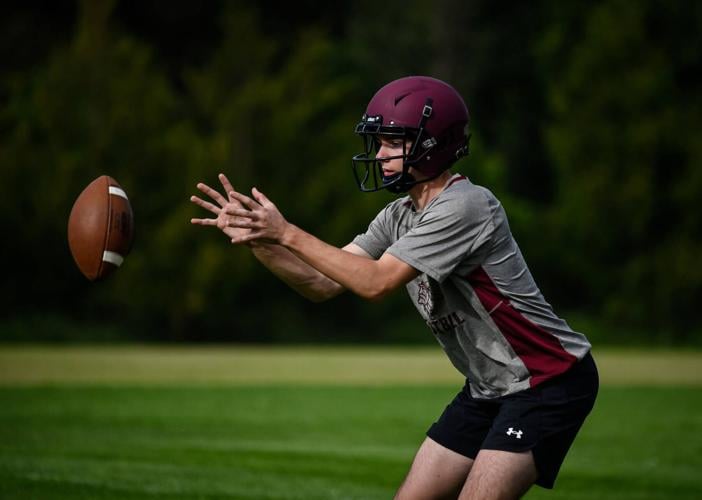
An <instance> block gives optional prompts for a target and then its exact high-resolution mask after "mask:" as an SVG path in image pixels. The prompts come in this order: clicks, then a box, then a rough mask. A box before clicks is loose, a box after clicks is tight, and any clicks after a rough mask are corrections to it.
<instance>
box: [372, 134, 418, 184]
mask: <svg viewBox="0 0 702 500" xmlns="http://www.w3.org/2000/svg"><path fill="white" fill-rule="evenodd" d="M378 142H379V147H378V152H377V153H376V155H375V157H376V159H381V158H387V157H395V156H399V158H395V159H392V160H381V161H382V164H383V167H382V168H383V177H391V176H393V175H396V174H399V173H400V172H402V164H403V160H402V156H403V155H404V154H407V153H409V151H410V149H412V142H411V141H410V140H407V141H406V142H405V141H404V140H403V139H402V137H390V136H382V135H379V136H378ZM403 145H404V146H405V148H406V150H405V151H403V150H402V146H403ZM409 172H410V173H411V174H416V173H417V172H415V171H414V169H413V168H411V167H410V170H409Z"/></svg>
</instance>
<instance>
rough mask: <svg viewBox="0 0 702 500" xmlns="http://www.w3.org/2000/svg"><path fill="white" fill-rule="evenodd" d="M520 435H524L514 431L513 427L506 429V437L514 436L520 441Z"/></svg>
mask: <svg viewBox="0 0 702 500" xmlns="http://www.w3.org/2000/svg"><path fill="white" fill-rule="evenodd" d="M522 434H524V433H523V432H522V431H521V430H519V431H515V430H514V427H510V428H509V429H507V435H508V436H512V435H514V436H517V439H522Z"/></svg>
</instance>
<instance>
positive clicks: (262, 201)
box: [251, 188, 273, 206]
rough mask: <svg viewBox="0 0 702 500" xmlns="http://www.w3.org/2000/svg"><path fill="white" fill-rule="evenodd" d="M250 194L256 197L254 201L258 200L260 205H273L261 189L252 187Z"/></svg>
mask: <svg viewBox="0 0 702 500" xmlns="http://www.w3.org/2000/svg"><path fill="white" fill-rule="evenodd" d="M251 194H252V195H253V197H254V198H255V199H256V201H257V202H259V203H260V204H261V205H263V206H270V205H273V202H271V200H269V199H268V197H266V195H265V194H263V193H262V192H261V191H259V190H258V189H256V188H253V189H252V190H251Z"/></svg>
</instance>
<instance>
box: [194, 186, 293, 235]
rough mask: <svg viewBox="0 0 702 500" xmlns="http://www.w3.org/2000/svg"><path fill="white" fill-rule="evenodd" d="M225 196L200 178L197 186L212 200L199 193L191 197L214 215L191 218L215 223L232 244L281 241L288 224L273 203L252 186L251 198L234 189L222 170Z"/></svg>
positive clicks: (199, 222) (211, 224)
mask: <svg viewBox="0 0 702 500" xmlns="http://www.w3.org/2000/svg"><path fill="white" fill-rule="evenodd" d="M219 181H220V182H221V183H222V187H223V188H224V191H225V193H227V197H226V198H225V197H224V196H223V195H222V194H221V193H220V192H219V191H217V190H216V189H213V188H211V187H210V186H208V185H207V184H204V183H202V182H200V183H198V184H197V188H198V189H199V190H200V191H202V192H203V193H204V194H206V195H207V196H209V197H210V198H211V199H212V201H213V202H214V203H212V202H209V201H206V200H203V199H202V198H200V197H198V196H191V197H190V201H192V202H193V203H195V204H196V205H197V206H199V207H202V208H204V209H205V210H208V211H209V212H211V213H212V214H213V215H215V217H214V218H192V219H190V222H191V223H192V224H195V225H199V226H216V227H218V228H219V229H220V230H221V231H222V232H223V233H224V234H225V235H227V236H228V237H229V239H230V241H231V242H232V243H234V244H249V243H250V242H254V241H262V242H269V243H280V242H281V241H282V238H283V236H284V234H285V231H286V229H287V228H288V227H289V224H288V222H287V221H286V220H285V219H284V218H283V216H282V215H281V213H280V212H279V211H278V209H277V208H276V206H275V205H274V204H273V203H272V202H271V201H270V200H269V199H268V198H267V197H266V196H265V195H264V194H263V193H261V192H260V191H259V190H258V189H256V188H253V189H252V190H251V194H252V196H253V198H250V197H248V196H246V195H244V194H241V193H239V192H237V191H235V190H234V188H233V187H232V184H231V182H229V179H227V177H226V176H225V175H224V174H219Z"/></svg>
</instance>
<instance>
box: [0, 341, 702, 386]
mask: <svg viewBox="0 0 702 500" xmlns="http://www.w3.org/2000/svg"><path fill="white" fill-rule="evenodd" d="M594 354H595V359H596V361H597V363H598V365H599V368H600V375H601V380H602V383H603V384H606V385H627V386H630V385H647V386H655V385H663V386H669V385H675V386H681V385H682V386H702V370H701V369H700V367H701V366H702V353H700V352H699V351H674V350H621V349H618V350H617V349H595V350H594ZM461 380H462V377H461V375H460V374H459V373H458V372H457V371H456V370H455V369H454V368H453V367H452V366H451V364H450V362H449V361H448V359H447V358H446V356H445V355H444V353H443V351H441V349H440V348H439V347H438V346H437V347H417V348H403V347H292V346H291V347H269V346H237V345H235V346H232V345H226V346H224V345H223V346H204V347H203V346H190V345H180V346H153V345H121V346H31V345H30V346H21V345H20V346H18V345H0V385H7V386H16V385H41V384H64V383H85V384H115V383H117V384H123V383H128V384H183V383H188V384H200V383H205V384H234V385H255V384H266V385H268V384H280V383H283V384H287V383H293V384H312V385H319V384H330V385H339V384H341V385H344V384H346V385H386V384H393V385H418V384H429V385H433V384H448V383H451V384H453V383H460V382H461Z"/></svg>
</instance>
